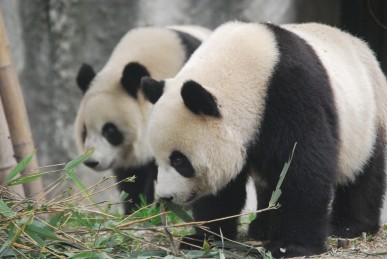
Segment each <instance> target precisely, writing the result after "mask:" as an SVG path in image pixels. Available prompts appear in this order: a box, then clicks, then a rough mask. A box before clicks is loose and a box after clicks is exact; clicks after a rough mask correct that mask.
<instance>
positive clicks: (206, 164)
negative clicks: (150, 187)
mask: <svg viewBox="0 0 387 259" xmlns="http://www.w3.org/2000/svg"><path fill="white" fill-rule="evenodd" d="M245 35H249V37H245ZM257 46H260V48H257ZM253 49H254V51H251V50H253ZM225 53H232V55H225ZM262 60H265V61H266V62H261V61H262ZM277 60H278V51H277V50H276V44H275V40H274V37H273V35H272V34H271V33H270V32H269V31H268V30H267V29H266V28H265V27H264V26H257V25H253V24H243V25H242V24H239V23H229V24H227V25H224V26H221V27H220V28H218V29H217V30H216V33H215V34H213V35H212V36H211V37H210V38H209V39H208V40H207V41H206V42H205V44H203V45H202V46H201V47H200V48H199V49H198V50H197V51H196V52H195V53H194V55H193V56H192V57H191V59H190V60H189V61H188V63H187V64H186V65H185V66H184V68H183V69H182V71H180V72H179V74H178V75H177V76H176V77H175V78H174V79H172V80H167V82H166V88H165V92H164V94H163V95H162V97H161V98H160V100H159V101H158V102H157V103H156V105H155V107H154V112H153V113H152V116H151V120H150V125H149V126H150V139H151V140H150V141H151V144H152V147H153V151H154V153H155V154H156V158H157V163H158V165H159V171H158V182H157V185H156V193H157V194H158V195H159V196H160V197H167V196H173V197H174V201H175V202H177V203H181V204H185V201H186V200H187V199H188V198H189V195H191V193H192V192H195V193H197V194H198V195H200V196H202V195H206V194H210V193H216V192H217V191H218V190H219V189H221V188H222V187H223V186H225V185H226V184H227V183H228V182H229V181H230V180H231V179H232V178H234V177H235V176H236V174H237V173H238V172H239V171H240V170H241V169H242V166H243V164H244V160H245V158H246V149H245V146H244V144H247V143H248V142H249V141H250V140H251V137H252V135H253V134H254V132H255V129H256V128H257V127H259V123H260V119H261V115H262V113H263V108H264V97H265V95H266V88H267V87H266V84H267V82H268V79H269V77H270V75H271V73H272V71H273V68H274V65H275V64H276V62H277ZM202 68H206V69H202ZM207 68H209V70H208V69H207ZM189 79H193V80H195V81H196V82H198V83H199V84H201V85H202V86H204V87H205V88H207V89H208V90H209V91H210V92H211V93H212V94H213V95H215V96H216V98H217V99H218V103H219V105H220V106H221V107H222V108H221V113H222V119H220V120H219V119H215V118H212V117H206V116H197V115H195V114H193V113H192V112H191V111H189V110H188V109H187V108H186V107H185V106H184V103H183V101H182V99H181V97H180V90H181V86H182V84H183V82H185V81H187V80H189ZM251 84H254V86H256V87H250V85H251ZM232 85H237V86H240V89H234V88H233V87H227V86H232ZM252 96H253V97H255V98H252ZM236 114H238V116H235V115H236ZM173 150H180V151H181V152H183V153H184V154H185V155H186V156H187V157H188V158H189V159H190V160H191V163H192V164H193V166H194V168H195V170H196V176H195V178H194V179H186V178H184V179H182V180H179V181H178V182H179V184H175V182H171V181H170V180H169V179H170V177H169V176H168V175H169V174H170V173H171V172H172V171H174V169H173V168H172V167H171V166H170V165H169V155H170V153H171V152H172V151H173ZM173 174H174V175H175V177H174V179H177V178H178V177H179V178H182V177H181V176H180V175H178V174H177V173H176V172H174V173H173ZM181 182H185V184H181Z"/></svg>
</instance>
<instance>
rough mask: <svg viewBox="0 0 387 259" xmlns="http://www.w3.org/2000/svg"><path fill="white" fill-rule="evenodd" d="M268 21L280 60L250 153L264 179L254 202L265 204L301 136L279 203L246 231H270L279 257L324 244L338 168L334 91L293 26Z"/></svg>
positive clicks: (265, 236)
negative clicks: (292, 29)
mask: <svg viewBox="0 0 387 259" xmlns="http://www.w3.org/2000/svg"><path fill="white" fill-rule="evenodd" d="M267 26H268V28H269V29H270V30H272V32H273V33H274V34H275V37H276V40H277V44H278V48H279V51H280V60H279V63H278V64H277V66H276V68H275V71H274V74H273V76H272V78H271V82H270V84H269V86H268V92H267V98H266V105H265V111H264V117H263V120H262V123H261V127H260V129H259V131H257V137H256V141H255V142H254V143H251V146H250V152H249V154H248V161H247V163H248V164H249V165H250V166H251V167H252V168H253V169H254V170H253V171H255V172H259V174H260V177H261V178H262V179H263V181H265V182H266V184H267V188H265V189H264V188H262V186H260V187H259V188H260V189H259V191H258V193H259V194H258V196H261V197H259V198H258V199H259V201H260V203H261V204H259V205H258V206H259V208H263V207H266V206H267V205H268V201H269V198H270V195H271V193H272V191H273V190H274V189H275V186H276V184H277V182H278V180H279V173H280V172H281V169H282V167H283V164H284V163H285V162H286V161H287V159H288V157H289V155H290V154H291V150H292V148H293V146H294V144H295V143H296V142H297V143H298V144H297V148H296V151H295V154H294V157H293V160H292V162H291V166H290V169H289V171H288V172H287V175H286V178H285V181H284V182H283V184H282V187H281V190H282V195H281V197H280V199H279V203H280V204H281V208H280V209H278V210H276V211H270V212H264V213H262V214H261V215H259V216H258V217H257V219H255V220H254V222H253V223H252V224H251V226H250V229H249V233H250V235H251V236H253V237H255V238H257V239H258V238H259V239H270V242H269V243H268V244H267V245H266V248H267V249H268V250H270V251H271V252H272V254H273V255H274V256H276V257H279V256H287V257H291V256H297V255H311V254H318V253H321V252H323V251H325V240H326V237H327V235H328V233H329V213H328V205H329V202H330V201H331V199H332V198H333V188H334V186H335V179H336V175H337V173H338V171H337V166H338V164H337V163H338V160H337V157H338V144H339V135H338V129H339V125H338V118H337V111H336V107H335V104H334V99H333V93H332V89H331V86H330V83H329V79H328V75H327V73H326V71H325V69H324V67H323V65H322V64H321V62H320V60H319V58H318V57H317V55H316V54H315V52H314V51H313V49H312V48H311V47H310V46H309V45H308V44H307V43H306V42H305V41H304V40H303V39H301V38H299V37H298V36H296V35H295V34H293V33H291V32H289V31H286V30H284V29H281V28H279V27H276V26H274V25H267ZM280 248H286V252H285V253H282V252H281V251H280Z"/></svg>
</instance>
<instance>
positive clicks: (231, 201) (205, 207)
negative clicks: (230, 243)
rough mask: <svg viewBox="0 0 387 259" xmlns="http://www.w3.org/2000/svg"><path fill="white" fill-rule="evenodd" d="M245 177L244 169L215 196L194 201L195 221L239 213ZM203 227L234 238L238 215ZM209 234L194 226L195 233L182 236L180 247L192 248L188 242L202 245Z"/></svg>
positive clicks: (241, 206)
mask: <svg viewBox="0 0 387 259" xmlns="http://www.w3.org/2000/svg"><path fill="white" fill-rule="evenodd" d="M247 178H248V177H247V172H246V170H242V172H241V173H240V174H239V175H238V176H237V178H236V179H234V180H233V181H232V182H230V183H229V184H228V185H227V186H226V187H225V188H224V189H223V190H221V191H220V192H219V193H218V194H217V195H216V196H214V195H209V196H206V197H203V198H201V199H200V200H198V201H197V202H195V203H194V204H193V206H192V211H193V216H194V219H195V221H208V220H213V219H218V218H224V217H227V216H232V215H238V214H240V213H241V211H242V209H243V207H244V205H245V201H246V183H247ZM204 227H206V228H209V230H210V231H211V232H214V233H216V234H218V235H221V234H222V235H223V237H226V238H229V239H235V238H236V236H237V227H238V217H235V218H231V219H227V220H222V221H216V222H212V223H209V224H205V225H204ZM220 229H221V233H220V231H219V230H220ZM211 235H212V234H211V233H207V232H206V231H205V230H203V229H202V228H196V234H194V235H190V236H186V237H184V238H183V240H182V243H181V244H180V249H192V248H194V247H192V246H190V245H189V244H193V245H196V246H200V247H202V246H203V240H204V239H206V237H208V236H211ZM215 239H219V237H217V236H215ZM187 243H188V244H187Z"/></svg>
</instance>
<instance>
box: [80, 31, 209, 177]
mask: <svg viewBox="0 0 387 259" xmlns="http://www.w3.org/2000/svg"><path fill="white" fill-rule="evenodd" d="M174 29H176V30H181V31H184V32H187V33H189V32H190V30H192V31H193V33H192V35H193V36H194V37H195V35H196V34H198V35H199V36H198V37H200V39H202V38H205V34H206V33H207V36H208V35H209V34H210V31H209V30H207V29H205V28H202V27H197V26H177V27H176V28H174ZM185 59H186V57H185V48H184V46H183V45H182V44H181V40H180V38H178V36H177V35H176V33H174V32H173V31H171V30H169V29H167V28H156V27H146V28H137V29H133V30H131V31H129V32H128V33H127V34H126V35H125V36H124V37H123V38H122V39H121V40H120V42H119V43H118V45H117V46H116V48H115V49H114V51H113V53H112V55H111V57H110V58H109V60H108V62H107V63H106V65H105V66H104V68H103V69H102V70H101V71H100V72H99V73H98V74H97V75H96V77H95V78H94V80H93V81H92V84H91V86H90V88H89V89H88V90H87V92H86V93H85V95H84V98H83V100H82V103H81V106H80V108H79V111H78V115H77V118H76V122H75V130H76V137H77V145H78V148H79V150H80V151H82V152H84V151H85V150H87V149H88V148H90V147H95V148H96V150H95V152H94V154H93V156H92V157H91V158H90V159H91V160H93V161H98V162H99V165H98V166H97V167H96V168H95V170H97V171H101V170H106V169H111V168H113V169H114V168H118V167H128V166H131V167H134V166H139V165H142V164H144V163H146V162H148V161H150V160H151V159H152V158H153V156H152V153H151V150H150V147H149V143H148V141H147V139H146V128H147V123H148V117H149V112H150V109H151V107H152V105H151V104H150V103H149V102H148V101H146V100H145V99H144V97H143V96H142V94H141V92H139V94H138V99H134V98H132V97H131V96H129V94H128V93H127V92H125V91H124V89H123V88H122V86H121V84H120V79H121V76H122V72H123V69H124V67H125V66H126V65H127V64H128V63H129V62H138V63H140V64H142V65H143V66H145V67H146V69H147V70H148V71H149V72H150V74H151V76H152V77H154V78H156V79H158V80H161V79H164V78H168V77H172V76H174V75H175V74H176V73H177V72H178V71H179V69H180V68H181V67H182V66H183V64H184V62H185ZM107 122H111V123H114V124H115V125H117V126H118V127H119V129H120V131H122V133H123V135H124V139H125V142H124V144H121V145H119V146H112V145H111V144H110V143H108V141H107V140H106V139H105V138H104V137H103V136H102V134H101V131H102V127H103V125H104V124H105V123H107ZM84 125H86V128H87V138H86V141H85V143H83V141H82V130H83V127H84Z"/></svg>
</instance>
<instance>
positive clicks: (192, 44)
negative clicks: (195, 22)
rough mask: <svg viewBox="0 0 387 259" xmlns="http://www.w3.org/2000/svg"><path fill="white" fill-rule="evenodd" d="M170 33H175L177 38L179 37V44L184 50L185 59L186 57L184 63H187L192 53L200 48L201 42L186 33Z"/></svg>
mask: <svg viewBox="0 0 387 259" xmlns="http://www.w3.org/2000/svg"><path fill="white" fill-rule="evenodd" d="M172 31H174V32H176V34H177V36H179V38H180V40H181V43H182V44H183V46H184V49H185V57H186V60H185V61H187V60H188V59H189V58H190V56H191V55H192V53H194V52H195V50H196V49H197V48H198V47H199V46H200V44H201V43H202V42H201V41H200V40H198V39H197V38H195V37H194V36H192V35H190V34H188V33H185V32H182V31H178V30H172Z"/></svg>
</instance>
